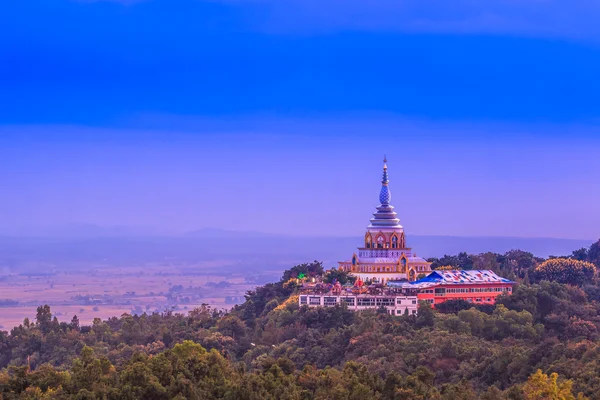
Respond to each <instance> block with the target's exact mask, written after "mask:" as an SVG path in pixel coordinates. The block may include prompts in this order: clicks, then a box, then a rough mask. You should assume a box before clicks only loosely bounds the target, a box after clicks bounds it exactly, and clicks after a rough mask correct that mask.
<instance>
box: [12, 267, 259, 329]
mask: <svg viewBox="0 0 600 400" xmlns="http://www.w3.org/2000/svg"><path fill="white" fill-rule="evenodd" d="M211 271H212V272H209V273H203V272H202V271H201V270H197V269H194V268H190V267H185V268H183V267H172V266H169V267H165V266H164V265H163V266H139V267H127V268H116V267H97V268H91V269H89V268H88V269H85V270H84V269H81V270H68V271H52V272H48V273H37V274H27V273H14V274H8V275H3V276H2V277H1V278H2V279H0V329H1V330H9V329H11V328H12V327H14V326H17V325H19V324H21V323H22V322H23V320H24V319H25V318H29V319H30V320H34V319H35V315H36V309H37V307H38V306H40V305H44V304H48V305H49V306H50V307H51V310H52V314H53V315H54V316H56V317H57V318H58V319H59V321H61V322H62V321H65V322H69V321H70V320H71V319H72V318H73V316H74V315H77V317H78V318H79V320H80V322H81V323H82V324H89V323H91V322H92V321H93V319H94V318H101V319H107V318H110V317H113V316H117V317H118V316H120V315H122V314H123V313H129V314H131V313H136V314H141V313H143V312H146V313H152V312H162V311H165V310H173V311H175V312H187V311H189V310H192V309H194V308H196V307H199V306H201V305H202V304H208V305H209V306H211V307H213V308H217V309H228V308H231V307H233V306H234V305H235V304H236V303H240V302H242V301H243V300H244V294H245V293H246V292H247V291H248V290H252V289H253V288H254V287H255V286H256V285H257V283H256V282H254V281H253V278H252V277H248V276H244V274H241V273H237V274H235V273H233V274H227V273H223V274H222V275H219V274H218V273H215V270H214V268H211Z"/></svg>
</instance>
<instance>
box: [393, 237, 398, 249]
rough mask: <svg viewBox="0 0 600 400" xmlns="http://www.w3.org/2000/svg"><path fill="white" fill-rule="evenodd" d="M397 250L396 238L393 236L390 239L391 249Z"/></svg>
mask: <svg viewBox="0 0 600 400" xmlns="http://www.w3.org/2000/svg"><path fill="white" fill-rule="evenodd" d="M397 248H398V237H397V236H394V237H393V238H392V249H397Z"/></svg>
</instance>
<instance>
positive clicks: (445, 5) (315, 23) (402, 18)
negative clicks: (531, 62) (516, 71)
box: [214, 0, 600, 38]
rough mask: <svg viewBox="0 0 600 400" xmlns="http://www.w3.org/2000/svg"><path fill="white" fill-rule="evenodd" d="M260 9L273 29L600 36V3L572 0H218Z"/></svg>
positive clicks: (259, 20)
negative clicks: (371, 0) (566, 0)
mask: <svg viewBox="0 0 600 400" xmlns="http://www.w3.org/2000/svg"><path fill="white" fill-rule="evenodd" d="M214 1H217V2H221V3H225V4H229V5H233V6H243V7H256V8H259V9H261V10H262V13H260V14H255V15H261V17H256V16H255V17H253V18H256V20H255V21H254V22H255V23H256V24H257V26H258V27H260V28H262V29H267V30H271V31H281V32H285V31H299V32H303V31H304V32H306V31H331V30H340V29H341V30H371V31H386V30H392V31H396V30H401V31H409V32H435V33H437V32H442V33H448V32H450V33H500V34H517V35H533V36H560V37H565V36H566V37H575V38H589V37H598V36H600V25H599V24H597V21H598V18H600V2H598V1H596V0H574V1H571V2H569V3H568V4H566V3H565V2H564V1H560V0H487V1H483V2H482V1H476V0H453V1H447V0H402V1H399V0H377V1H376V2H367V1H364V0H327V1H323V0H214Z"/></svg>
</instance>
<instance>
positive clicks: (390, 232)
mask: <svg viewBox="0 0 600 400" xmlns="http://www.w3.org/2000/svg"><path fill="white" fill-rule="evenodd" d="M389 183H390V181H389V178H388V170H387V159H386V158H384V160H383V179H382V181H381V191H380V192H379V202H380V205H379V207H377V212H375V213H374V214H373V218H371V223H370V224H369V226H368V227H367V233H366V234H365V240H364V245H363V247H359V248H358V250H357V252H356V253H354V254H353V255H352V259H351V260H350V261H342V262H340V263H339V269H341V270H344V271H348V272H350V273H351V274H352V275H354V276H356V277H358V278H360V279H361V280H362V281H365V282H374V283H385V282H388V281H391V280H393V281H397V280H408V281H415V280H416V279H417V278H418V277H419V275H427V274H429V273H430V272H431V263H430V262H427V261H426V260H424V259H423V258H421V257H417V255H416V254H415V253H414V252H413V251H412V249H411V248H410V247H407V245H406V236H405V234H404V228H403V227H402V225H400V220H399V219H398V216H397V213H396V212H395V211H394V206H392V205H391V201H392V193H391V191H390V187H389Z"/></svg>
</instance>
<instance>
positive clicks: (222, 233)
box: [184, 228, 282, 239]
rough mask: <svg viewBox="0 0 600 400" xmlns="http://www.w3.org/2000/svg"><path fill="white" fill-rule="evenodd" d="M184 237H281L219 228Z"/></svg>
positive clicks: (198, 231) (199, 230)
mask: <svg viewBox="0 0 600 400" xmlns="http://www.w3.org/2000/svg"><path fill="white" fill-rule="evenodd" d="M184 236H186V237H195V238H221V239H226V238H267V237H280V236H282V235H277V234H270V233H264V232H256V231H230V230H226V229H219V228H202V229H198V230H195V231H191V232H187V233H186V234H185V235H184Z"/></svg>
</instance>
